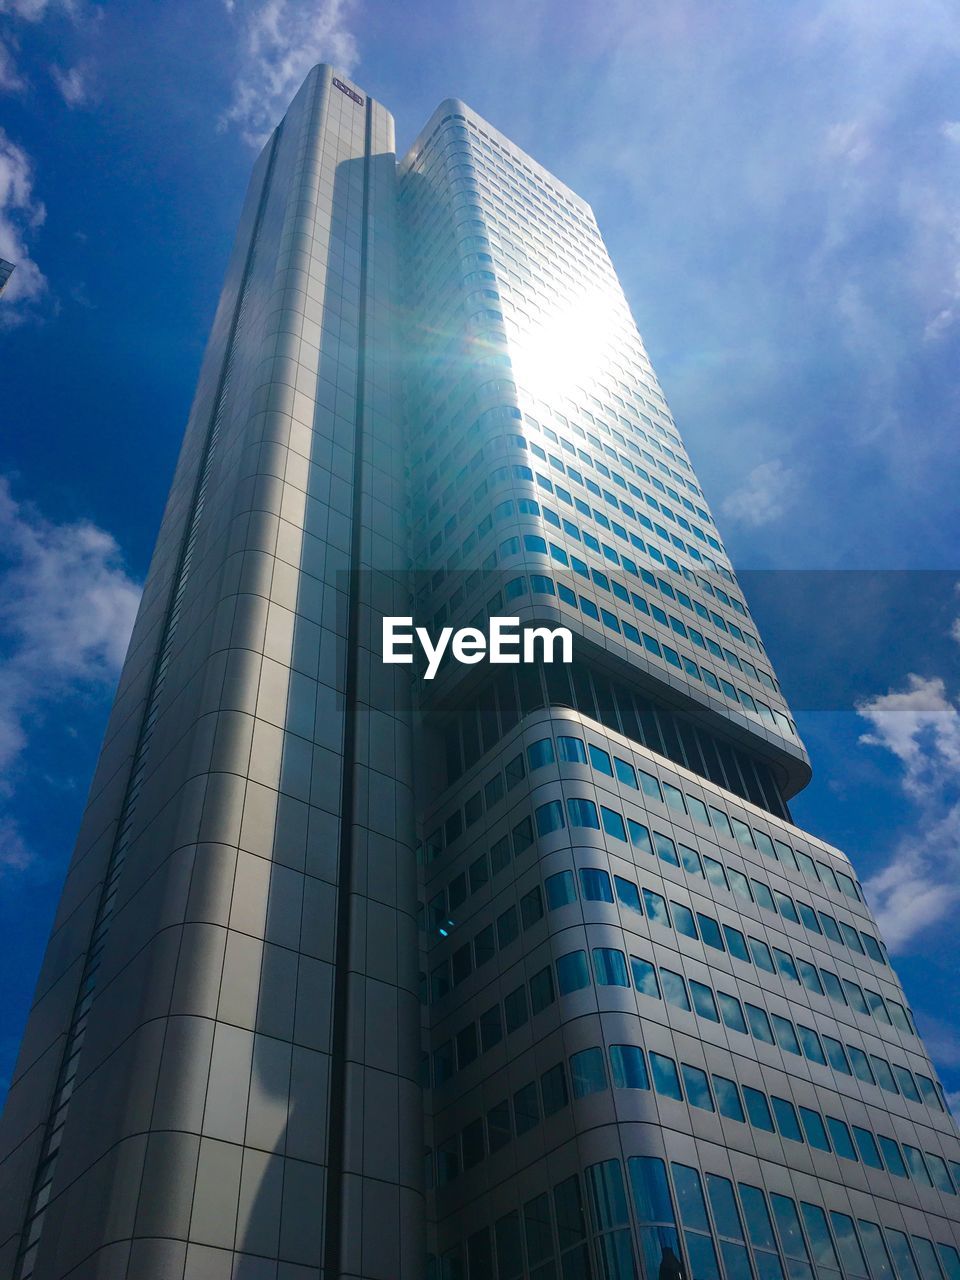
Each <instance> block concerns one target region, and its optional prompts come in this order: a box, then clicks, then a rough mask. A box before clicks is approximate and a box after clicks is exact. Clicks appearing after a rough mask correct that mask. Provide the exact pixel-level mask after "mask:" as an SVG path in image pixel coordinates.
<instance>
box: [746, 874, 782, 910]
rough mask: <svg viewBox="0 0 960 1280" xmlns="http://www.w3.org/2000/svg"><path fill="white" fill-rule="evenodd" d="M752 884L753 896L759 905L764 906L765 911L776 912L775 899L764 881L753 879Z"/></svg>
mask: <svg viewBox="0 0 960 1280" xmlns="http://www.w3.org/2000/svg"><path fill="white" fill-rule="evenodd" d="M750 884H751V886H752V888H753V896H754V898H755V899H756V901H757V905H758V906H760V907H763V909H764V911H772V912H774V913H776V910H777V908H776V905H775V904H774V901H773V894H772V893H771V892H770V890H769V889H768V888H767V886H766V885H765V884H764V883H763V881H762V880H751V881H750Z"/></svg>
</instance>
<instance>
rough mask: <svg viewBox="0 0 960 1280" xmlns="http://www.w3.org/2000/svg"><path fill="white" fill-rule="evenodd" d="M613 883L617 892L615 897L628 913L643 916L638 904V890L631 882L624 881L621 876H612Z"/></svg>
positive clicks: (641, 908)
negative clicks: (638, 913)
mask: <svg viewBox="0 0 960 1280" xmlns="http://www.w3.org/2000/svg"><path fill="white" fill-rule="evenodd" d="M613 883H614V885H615V887H616V890H617V897H618V898H619V900H620V901H621V902H622V903H623V905H624V906H625V907H626V908H627V909H628V910H630V911H639V912H640V913H641V915H642V914H643V907H642V906H641V903H640V890H639V889H638V888H637V886H636V885H635V884H634V883H633V881H632V880H624V878H623V876H614V877H613Z"/></svg>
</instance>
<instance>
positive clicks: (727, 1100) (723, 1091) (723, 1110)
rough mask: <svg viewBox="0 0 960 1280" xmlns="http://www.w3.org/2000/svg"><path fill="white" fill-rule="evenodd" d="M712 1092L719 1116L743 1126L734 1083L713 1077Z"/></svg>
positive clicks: (724, 1078)
mask: <svg viewBox="0 0 960 1280" xmlns="http://www.w3.org/2000/svg"><path fill="white" fill-rule="evenodd" d="M713 1092H714V1093H715V1094H716V1098H717V1107H718V1109H719V1111H720V1114H721V1115H722V1116H726V1118H727V1119H728V1120H738V1121H739V1122H740V1123H741V1124H743V1123H744V1120H745V1116H744V1114H743V1105H742V1103H741V1102H740V1090H739V1089H738V1088H737V1085H736V1081H734V1080H728V1079H727V1077H726V1076H717V1075H715V1076H714V1077H713ZM721 1230H722V1229H721Z"/></svg>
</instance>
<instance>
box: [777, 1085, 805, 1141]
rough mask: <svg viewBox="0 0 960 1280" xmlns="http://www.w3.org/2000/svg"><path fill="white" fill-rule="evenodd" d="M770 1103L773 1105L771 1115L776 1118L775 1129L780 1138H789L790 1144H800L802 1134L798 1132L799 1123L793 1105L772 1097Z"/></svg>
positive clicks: (782, 1099)
mask: <svg viewBox="0 0 960 1280" xmlns="http://www.w3.org/2000/svg"><path fill="white" fill-rule="evenodd" d="M770 1101H771V1102H772V1103H773V1114H774V1115H775V1116H776V1117H777V1128H778V1129H779V1130H780V1133H781V1134H782V1136H783V1137H784V1138H789V1139H790V1141H791V1142H802V1141H803V1134H802V1133H801V1132H800V1122H799V1121H798V1120H797V1112H796V1109H795V1107H794V1105H793V1103H792V1102H788V1101H787V1099H786V1098H776V1097H773V1096H772V1095H771V1097H770Z"/></svg>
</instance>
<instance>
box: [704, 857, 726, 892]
mask: <svg viewBox="0 0 960 1280" xmlns="http://www.w3.org/2000/svg"><path fill="white" fill-rule="evenodd" d="M703 865H704V868H705V870H706V873H707V879H708V880H709V881H710V883H711V884H712V885H715V886H716V887H717V888H718V889H729V888H730V886H729V885H728V884H727V873H726V871H724V869H723V863H722V862H718V861H717V860H716V858H708V857H707V855H706V854H704V855H703Z"/></svg>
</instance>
